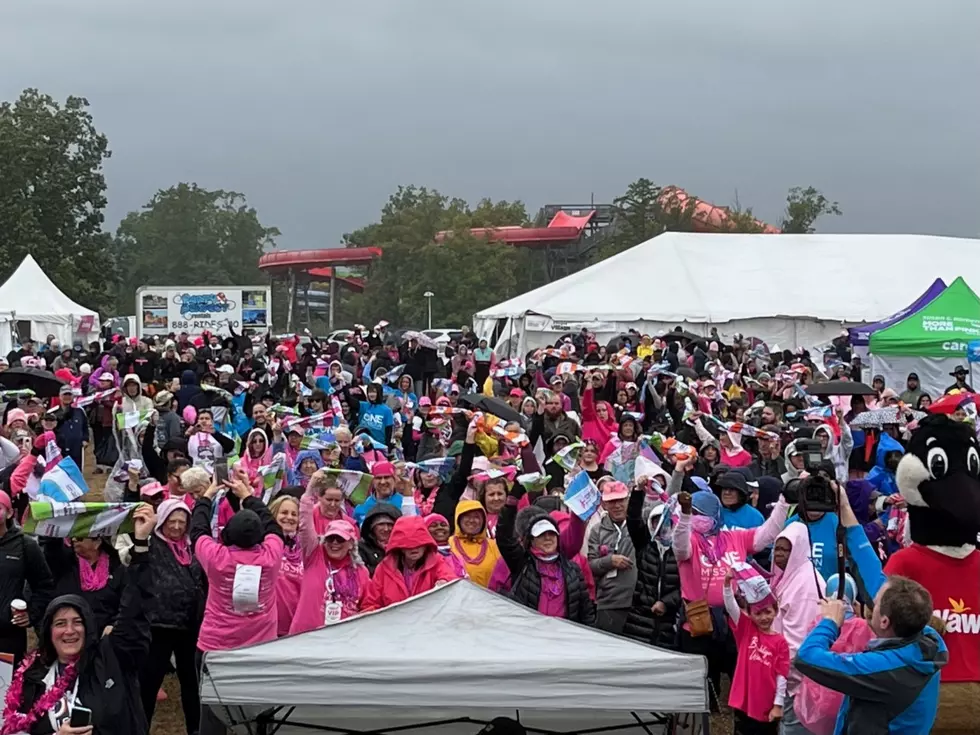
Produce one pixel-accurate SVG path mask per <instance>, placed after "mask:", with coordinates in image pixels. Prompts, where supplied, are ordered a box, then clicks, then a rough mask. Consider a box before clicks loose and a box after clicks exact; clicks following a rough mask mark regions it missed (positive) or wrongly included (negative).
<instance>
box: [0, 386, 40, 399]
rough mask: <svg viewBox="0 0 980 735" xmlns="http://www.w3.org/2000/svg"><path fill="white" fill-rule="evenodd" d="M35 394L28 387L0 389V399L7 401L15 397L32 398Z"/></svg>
mask: <svg viewBox="0 0 980 735" xmlns="http://www.w3.org/2000/svg"><path fill="white" fill-rule="evenodd" d="M35 395H36V394H35V393H34V391H32V390H31V389H30V388H18V389H16V390H0V401H9V400H11V399H17V398H33V397H34V396H35Z"/></svg>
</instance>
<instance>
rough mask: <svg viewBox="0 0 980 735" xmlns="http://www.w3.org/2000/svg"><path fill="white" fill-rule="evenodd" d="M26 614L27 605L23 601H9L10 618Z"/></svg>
mask: <svg viewBox="0 0 980 735" xmlns="http://www.w3.org/2000/svg"><path fill="white" fill-rule="evenodd" d="M26 612H27V603H26V602H24V601H23V600H11V601H10V616H11V617H12V618H13V617H17V616H18V615H20V614H21V613H26Z"/></svg>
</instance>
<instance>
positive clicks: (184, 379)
mask: <svg viewBox="0 0 980 735" xmlns="http://www.w3.org/2000/svg"><path fill="white" fill-rule="evenodd" d="M200 393H201V387H200V386H199V385H198V384H197V375H196V374H195V372H194V371H193V370H185V371H184V372H182V373H181V374H180V388H179V389H178V390H177V393H176V394H174V397H175V398H176V399H177V410H178V411H183V410H184V409H185V408H187V406H189V405H191V401H192V400H193V399H194V398H196V397H197V396H198V395H199V394H200Z"/></svg>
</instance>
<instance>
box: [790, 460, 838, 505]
mask: <svg viewBox="0 0 980 735" xmlns="http://www.w3.org/2000/svg"><path fill="white" fill-rule="evenodd" d="M826 464H827V465H830V463H829V462H827V463H826ZM828 469H829V470H830V471H829V473H828ZM811 473H812V474H811V475H810V476H809V477H807V478H805V479H804V480H803V481H802V482H801V483H800V488H799V504H800V511H801V512H802V513H807V512H811V513H837V512H839V510H840V508H839V507H838V503H839V502H840V496H839V495H838V493H837V491H836V490H835V489H834V487H833V484H832V483H833V482H835V481H836V478H835V477H834V472H833V465H830V466H829V467H827V466H821V464H818V465H817V466H816V467H815V468H814V469H813V470H811Z"/></svg>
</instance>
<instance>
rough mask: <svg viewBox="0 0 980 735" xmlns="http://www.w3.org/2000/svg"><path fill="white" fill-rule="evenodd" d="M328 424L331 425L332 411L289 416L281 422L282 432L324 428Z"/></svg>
mask: <svg viewBox="0 0 980 735" xmlns="http://www.w3.org/2000/svg"><path fill="white" fill-rule="evenodd" d="M328 426H333V411H324V412H323V413H315V414H313V415H312V416H290V417H287V418H285V419H283V422H282V430H283V432H284V433H285V432H289V431H294V430H298V431H302V432H304V433H305V432H306V431H307V430H309V429H326V428H327V427H328Z"/></svg>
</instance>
